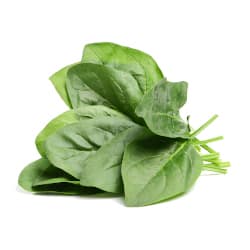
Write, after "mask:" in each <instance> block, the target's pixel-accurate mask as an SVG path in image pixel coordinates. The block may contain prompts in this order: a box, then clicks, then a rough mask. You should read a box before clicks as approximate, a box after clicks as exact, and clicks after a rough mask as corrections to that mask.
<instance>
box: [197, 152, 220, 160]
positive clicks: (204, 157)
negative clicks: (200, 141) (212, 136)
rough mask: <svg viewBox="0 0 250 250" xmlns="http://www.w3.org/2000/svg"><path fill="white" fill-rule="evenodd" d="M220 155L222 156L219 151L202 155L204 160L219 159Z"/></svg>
mask: <svg viewBox="0 0 250 250" xmlns="http://www.w3.org/2000/svg"><path fill="white" fill-rule="evenodd" d="M219 156H220V154H219V153H211V154H207V155H202V156H201V157H202V160H203V161H208V160H218V159H219Z"/></svg>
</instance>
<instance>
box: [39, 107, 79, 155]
mask: <svg viewBox="0 0 250 250" xmlns="http://www.w3.org/2000/svg"><path fill="white" fill-rule="evenodd" d="M77 121H79V117H78V116H77V115H76V113H75V112H74V111H73V110H69V111H66V112H64V113H62V114H61V115H59V116H57V117H56V118H54V119H53V120H52V121H50V122H49V123H48V124H47V125H46V126H45V127H44V128H43V129H42V131H41V132H40V133H39V134H38V136H37V137H36V141H35V143H36V147H37V150H38V152H39V153H40V154H41V156H44V157H45V156H46V154H45V149H44V141H45V140H46V139H47V138H48V137H49V136H50V135H52V134H53V133H55V132H56V131H57V130H58V129H60V128H62V127H64V126H65V125H67V124H71V123H74V122H77Z"/></svg>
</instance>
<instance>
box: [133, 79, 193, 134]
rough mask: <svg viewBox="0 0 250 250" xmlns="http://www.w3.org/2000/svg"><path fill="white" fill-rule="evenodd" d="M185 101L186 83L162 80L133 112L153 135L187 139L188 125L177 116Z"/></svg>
mask: <svg viewBox="0 0 250 250" xmlns="http://www.w3.org/2000/svg"><path fill="white" fill-rule="evenodd" d="M186 100H187V83H186V82H177V83H173V82H168V81H167V80H165V79H163V80H161V81H160V82H159V83H158V84H157V85H155V86H154V88H153V89H151V90H150V91H149V92H148V93H147V94H145V95H144V97H143V99H142V101H141V102H140V104H139V105H138V106H137V107H136V110H135V112H136V114H137V115H138V116H139V117H142V118H144V120H145V122H146V124H147V126H148V127H149V129H150V130H151V131H152V132H154V133H155V134H157V135H161V136H165V137H169V138H176V137H182V138H187V137H188V136H189V129H188V124H186V123H185V122H184V121H183V120H182V119H181V117H180V115H179V109H180V108H181V107H182V106H183V105H184V104H185V103H186Z"/></svg>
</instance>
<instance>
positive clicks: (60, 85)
mask: <svg viewBox="0 0 250 250" xmlns="http://www.w3.org/2000/svg"><path fill="white" fill-rule="evenodd" d="M73 65H75V64H71V65H68V66H66V67H64V68H62V69H60V70H59V71H57V72H56V73H54V74H53V75H52V76H51V77H50V78H49V79H50V81H51V82H52V83H53V85H54V87H55V89H56V90H57V92H58V94H59V95H60V96H61V98H62V99H63V101H64V102H65V104H66V105H68V106H69V107H70V108H71V107H72V105H71V102H70V100H69V96H68V92H67V89H66V76H67V72H68V69H69V68H71V67H72V66H73Z"/></svg>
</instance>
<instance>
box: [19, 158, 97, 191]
mask: <svg viewBox="0 0 250 250" xmlns="http://www.w3.org/2000/svg"><path fill="white" fill-rule="evenodd" d="M18 184H19V185H20V186H21V187H22V188H23V189H25V190H27V191H30V192H35V193H57V194H92V193H97V192H100V191H99V190H97V189H95V188H88V187H83V186H80V185H79V180H76V179H75V178H74V177H72V176H70V175H68V174H67V173H65V172H63V171H62V170H60V169H58V168H55V167H54V166H53V165H51V163H50V162H49V161H48V160H47V159H45V158H42V159H39V160H37V161H34V162H32V163H30V164H29V165H28V166H27V167H25V168H24V169H23V170H22V172H21V173H20V175H19V178H18Z"/></svg>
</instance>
